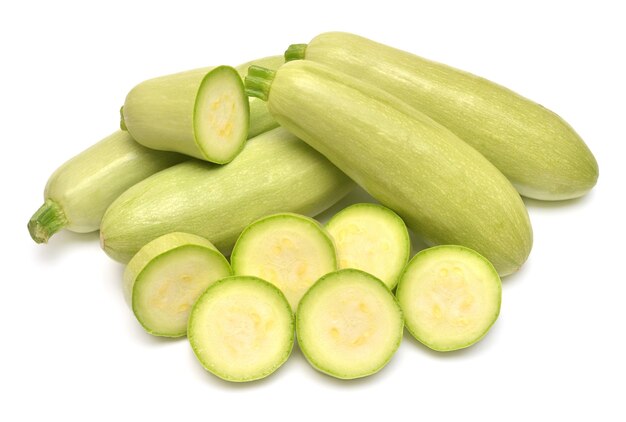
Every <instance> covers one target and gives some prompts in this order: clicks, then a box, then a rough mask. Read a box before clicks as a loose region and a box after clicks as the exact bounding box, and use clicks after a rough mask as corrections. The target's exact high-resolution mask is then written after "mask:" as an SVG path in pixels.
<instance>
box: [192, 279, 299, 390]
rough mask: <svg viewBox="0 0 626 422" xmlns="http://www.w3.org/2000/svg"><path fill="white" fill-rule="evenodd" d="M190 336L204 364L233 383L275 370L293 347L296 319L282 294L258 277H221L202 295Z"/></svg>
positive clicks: (265, 374)
mask: <svg viewBox="0 0 626 422" xmlns="http://www.w3.org/2000/svg"><path fill="white" fill-rule="evenodd" d="M187 332H188V336H187V337H188V338H189V343H190V344H191V348H192V349H193V352H194V354H195V355H196V357H197V358H198V360H199V361H200V363H201V364H202V366H203V367H204V368H205V369H206V370H207V371H209V372H211V373H213V374H214V375H216V376H218V377H220V378H222V379H224V380H227V381H234V382H244V381H254V380H257V379H260V378H264V377H266V376H268V375H270V374H271V373H273V372H274V371H275V370H276V369H278V368H279V367H280V366H281V365H282V364H283V363H285V361H286V360H287V359H288V358H289V355H290V354H291V351H292V349H293V343H294V317H293V313H292V312H291V307H290V306H289V303H288V302H287V299H285V296H284V295H283V294H282V293H281V292H280V290H278V289H277V288H276V287H274V286H273V285H272V284H270V283H268V282H267V281H265V280H261V279H260V278H256V277H247V276H232V277H227V278H224V279H222V280H220V281H218V282H216V283H214V284H213V285H211V286H209V288H208V289H207V290H206V291H205V292H204V293H203V294H202V296H200V298H199V299H198V301H197V302H196V304H195V305H194V306H193V309H192V311H191V316H190V317H189V327H188V330H187Z"/></svg>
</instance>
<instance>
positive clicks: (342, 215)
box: [326, 203, 411, 289]
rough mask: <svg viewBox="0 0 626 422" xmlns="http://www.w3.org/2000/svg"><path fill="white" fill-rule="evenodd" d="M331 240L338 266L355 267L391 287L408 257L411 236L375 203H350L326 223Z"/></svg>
mask: <svg viewBox="0 0 626 422" xmlns="http://www.w3.org/2000/svg"><path fill="white" fill-rule="evenodd" d="M326 229H327V230H328V232H329V233H330V235H331V236H332V238H333V240H334V241H335V248H336V249H337V257H338V259H339V268H356V269H358V270H363V271H365V272H367V273H370V274H372V275H373V276H376V277H377V278H379V279H380V280H382V281H383V283H385V284H386V285H387V287H389V289H393V288H394V287H395V286H396V284H397V282H398V277H399V276H400V273H401V272H402V270H403V269H404V266H405V265H406V263H407V262H408V260H409V254H410V253H411V240H410V238H409V232H408V230H407V228H406V225H405V224H404V221H402V219H401V218H400V217H399V216H398V214H396V213H395V212H393V211H391V210H390V209H389V208H386V207H383V206H382V205H378V204H370V203H363V204H354V205H351V206H349V207H347V208H345V209H344V210H342V211H340V212H338V213H337V214H335V216H334V217H333V218H331V219H330V221H329V222H328V223H327V224H326Z"/></svg>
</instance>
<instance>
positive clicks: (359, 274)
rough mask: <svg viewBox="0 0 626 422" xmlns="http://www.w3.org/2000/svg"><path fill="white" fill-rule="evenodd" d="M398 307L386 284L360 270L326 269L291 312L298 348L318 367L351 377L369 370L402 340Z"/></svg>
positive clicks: (377, 366)
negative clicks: (292, 313)
mask: <svg viewBox="0 0 626 422" xmlns="http://www.w3.org/2000/svg"><path fill="white" fill-rule="evenodd" d="M402 331H403V321H402V311H401V310H400V307H399V305H398V303H397V301H396V299H395V297H394V296H393V294H391V292H390V291H389V289H388V288H387V286H385V284H384V283H383V282H382V281H380V280H379V279H377V278H376V277H374V276H373V275H371V274H368V273H366V272H363V271H360V270H355V269H344V270H339V271H336V272H333V273H329V274H326V275H325V276H324V277H322V278H321V279H319V280H318V281H317V282H316V283H315V284H314V285H313V287H311V288H310V289H309V291H308V292H307V293H306V294H305V295H304V297H303V298H302V300H301V301H300V306H298V312H297V314H296V333H297V335H298V345H299V346H300V350H302V353H303V354H304V356H305V357H306V359H307V360H308V361H309V363H311V365H312V366H313V367H314V368H315V369H317V370H318V371H320V372H324V373H326V374H328V375H331V376H333V377H336V378H341V379H353V378H361V377H365V376H367V375H371V374H374V373H376V372H378V371H379V370H380V369H382V368H383V367H384V366H385V365H386V364H387V363H388V362H389V361H390V360H391V357H392V356H393V355H394V353H395V352H396V350H398V347H399V346H400V342H401V341H402Z"/></svg>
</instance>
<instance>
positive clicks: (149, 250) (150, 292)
mask: <svg viewBox="0 0 626 422" xmlns="http://www.w3.org/2000/svg"><path fill="white" fill-rule="evenodd" d="M229 275H231V269H230V264H229V263H228V261H227V260H226V258H224V255H222V254H221V253H220V252H219V251H218V250H217V249H216V248H215V246H213V245H212V244H211V242H209V241H208V240H206V239H204V238H202V237H200V236H196V235H193V234H189V233H168V234H166V235H163V236H161V237H159V238H157V239H154V240H153V241H152V242H150V243H148V244H147V245H145V246H144V247H143V248H141V249H140V250H139V252H137V255H135V256H134V257H133V259H131V260H130V262H129V263H128V266H127V267H126V271H125V272H124V294H125V297H126V300H127V302H128V303H129V304H130V305H131V307H132V310H133V313H134V314H135V317H137V320H138V321H139V323H140V324H141V325H142V327H143V328H144V329H145V330H146V331H147V332H148V333H150V334H152V335H155V336H163V337H180V336H184V335H185V334H187V322H188V320H189V313H190V312H191V307H192V306H193V304H194V303H195V302H196V300H197V299H198V297H199V296H200V295H201V294H202V293H203V292H204V291H205V290H206V288H207V287H208V286H210V285H211V284H212V283H214V282H215V281H217V280H220V279H222V278H224V277H227V276H229Z"/></svg>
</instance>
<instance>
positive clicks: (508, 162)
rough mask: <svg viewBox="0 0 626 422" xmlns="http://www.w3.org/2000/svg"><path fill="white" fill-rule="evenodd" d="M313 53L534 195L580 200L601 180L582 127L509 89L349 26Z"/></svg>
mask: <svg viewBox="0 0 626 422" xmlns="http://www.w3.org/2000/svg"><path fill="white" fill-rule="evenodd" d="M305 58H306V59H307V60H311V61H315V62H319V63H323V64H326V65H329V66H332V67H333V68H334V69H336V70H338V71H340V72H343V73H346V74H348V75H352V76H355V77H358V78H359V79H360V80H362V81H365V82H368V83H370V84H372V85H374V86H376V87H379V88H382V89H384V90H385V91H387V92H389V93H391V94H393V95H395V96H397V97H398V98H400V99H402V100H403V101H405V102H407V103H408V104H410V105H412V106H414V107H415V108H417V109H419V110H420V111H422V112H423V113H425V114H427V115H428V116H430V117H431V118H433V119H434V120H436V121H438V122H439V123H441V124H443V125H444V126H445V127H447V128H448V129H450V130H451V131H452V132H454V133H455V134H456V135H458V136H459V137H460V138H461V139H463V140H464V141H465V142H467V143H468V144H470V145H471V146H473V147H474V148H476V149H477V150H478V151H480V152H481V153H482V154H483V155H484V156H485V157H487V159H489V161H491V162H492V163H493V164H494V165H495V166H496V167H497V168H498V169H499V170H500V171H501V172H502V173H504V175H505V176H507V177H508V178H509V180H510V181H511V183H513V185H514V186H515V187H516V188H517V190H518V191H519V192H520V193H521V194H522V195H524V196H526V197H529V198H536V199H542V200H563V199H572V198H577V197H579V196H582V195H584V194H585V193H587V192H588V191H589V190H590V189H591V188H592V187H593V186H594V185H595V184H596V181H597V179H598V164H597V162H596V160H595V158H594V156H593V154H592V153H591V151H590V150H589V148H588V147H587V145H585V143H584V141H583V140H582V139H581V138H580V136H578V134H577V133H576V132H575V131H574V129H572V128H571V127H570V126H569V125H568V124H567V123H566V122H565V121H564V120H563V119H562V118H560V117H559V116H558V115H557V114H555V113H553V112H552V111H550V110H548V109H546V108H544V107H542V106H541V105H539V104H536V103H534V102H532V101H530V100H528V99H526V98H524V97H522V96H520V95H518V94H516V93H514V92H513V91H511V90H509V89H507V88H504V87H502V86H500V85H497V84H495V83H493V82H490V81H488V80H486V79H483V78H480V77H478V76H475V75H472V74H470V73H467V72H463V71H461V70H458V69H454V68H452V67H449V66H446V65H443V64H440V63H436V62H432V61H430V60H426V59H423V58H421V57H418V56H415V55H413V54H410V53H407V52H404V51H401V50H396V49H394V48H391V47H388V46H386V45H383V44H379V43H376V42H374V41H370V40H368V39H366V38H362V37H359V36H357V35H352V34H348V33H341V32H330V33H325V34H321V35H319V36H317V37H315V38H314V39H313V40H312V41H311V42H310V43H309V44H308V45H307V47H306V53H305Z"/></svg>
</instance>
